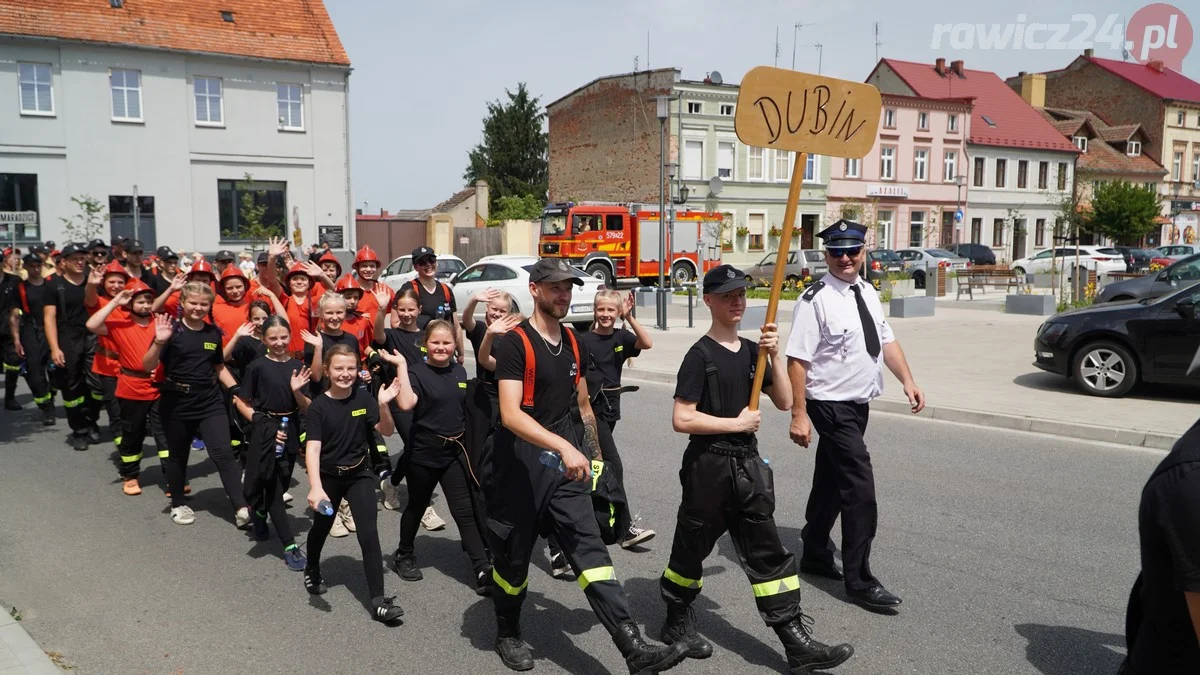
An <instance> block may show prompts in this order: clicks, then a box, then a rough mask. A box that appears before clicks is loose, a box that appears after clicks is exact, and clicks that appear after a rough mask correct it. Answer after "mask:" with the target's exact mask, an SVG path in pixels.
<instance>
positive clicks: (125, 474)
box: [117, 398, 171, 479]
mask: <svg viewBox="0 0 1200 675" xmlns="http://www.w3.org/2000/svg"><path fill="white" fill-rule="evenodd" d="M117 404H118V405H120V406H121V419H122V420H123V424H124V431H123V432H122V434H121V438H120V440H118V441H117V455H118V456H119V457H120V461H121V466H120V469H119V471H120V474H121V478H125V479H129V478H137V477H138V475H139V474H140V473H141V472H142V443H143V442H145V440H146V433H147V432H149V433H150V437H151V438H153V439H154V444H155V445H156V446H158V447H157V450H158V461H159V464H161V465H162V472H163V478H164V479H165V478H166V475H167V458H168V457H170V455H171V453H170V450H169V449H168V448H169V447H170V446H168V445H167V435H166V433H165V432H164V431H163V426H162V420H160V419H159V417H158V399H155V400H153V401H137V400H133V399H128V398H118V399H117Z"/></svg>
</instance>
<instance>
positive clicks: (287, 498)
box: [283, 492, 295, 504]
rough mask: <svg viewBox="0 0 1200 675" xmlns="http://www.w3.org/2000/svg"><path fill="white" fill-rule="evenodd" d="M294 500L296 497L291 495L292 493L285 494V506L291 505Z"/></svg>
mask: <svg viewBox="0 0 1200 675" xmlns="http://www.w3.org/2000/svg"><path fill="white" fill-rule="evenodd" d="M293 499H295V497H293V496H292V493H290V492H285V493H283V503H284V504H291V503H292V500H293Z"/></svg>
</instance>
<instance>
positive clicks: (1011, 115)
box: [867, 59, 1078, 153]
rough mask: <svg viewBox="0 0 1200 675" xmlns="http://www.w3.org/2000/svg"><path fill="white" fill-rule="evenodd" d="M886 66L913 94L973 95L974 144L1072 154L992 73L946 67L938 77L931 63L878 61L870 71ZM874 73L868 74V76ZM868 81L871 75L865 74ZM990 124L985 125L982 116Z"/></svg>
mask: <svg viewBox="0 0 1200 675" xmlns="http://www.w3.org/2000/svg"><path fill="white" fill-rule="evenodd" d="M883 67H886V68H889V69H891V71H892V72H894V73H895V74H896V75H897V76H898V77H899V78H900V79H901V80H903V81H904V83H905V84H907V85H908V87H909V88H910V89H912V91H913V93H914V94H916V95H917V96H923V97H926V98H951V97H953V98H966V97H974V98H975V107H974V109H972V111H971V137H970V138H969V139H968V141H969V142H971V143H975V144H978V145H996V146H1002V147H1013V148H1029V149H1034V150H1055V151H1060V152H1074V153H1077V152H1078V149H1077V148H1076V147H1075V146H1074V145H1072V144H1071V143H1070V142H1069V141H1067V140H1066V139H1064V138H1063V136H1062V134H1060V133H1059V132H1058V131H1057V130H1056V129H1055V128H1054V127H1053V126H1052V125H1051V124H1050V123H1049V122H1047V121H1046V120H1045V119H1043V118H1042V116H1041V115H1040V114H1038V112H1037V111H1036V110H1034V109H1033V108H1032V107H1030V106H1029V104H1027V103H1026V102H1025V101H1024V100H1023V99H1022V98H1021V96H1020V95H1019V94H1017V92H1015V91H1013V90H1012V89H1010V88H1009V87H1008V85H1006V84H1004V80H1001V79H1000V78H999V77H998V76H997V75H996V74H995V73H989V72H987V71H984V70H969V69H963V75H962V77H960V76H958V75H955V74H953V73H951V72H949V70H947V73H946V75H945V76H944V77H943V76H941V75H938V74H937V71H935V70H934V67H933V64H929V63H914V62H911V61H898V60H896V59H880V61H879V64H878V65H876V66H875V70H876V71H878V70H879V69H880V68H883ZM874 74H875V71H872V73H871V75H872V76H874ZM867 79H868V81H870V79H871V77H868V78H867ZM985 116H986V117H987V118H989V119H991V120H992V121H993V122H995V126H991V125H989V124H988V123H987V121H986V120H984V117H985Z"/></svg>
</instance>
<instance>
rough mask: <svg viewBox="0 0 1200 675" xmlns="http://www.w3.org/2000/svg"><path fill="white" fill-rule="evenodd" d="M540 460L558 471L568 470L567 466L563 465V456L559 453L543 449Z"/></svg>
mask: <svg viewBox="0 0 1200 675" xmlns="http://www.w3.org/2000/svg"><path fill="white" fill-rule="evenodd" d="M538 461H539V462H541V463H542V464H544V465H546V466H547V467H549V468H551V469H554V470H555V471H557V472H558V473H565V472H566V470H567V467H566V466H564V465H563V461H562V457H559V456H558V453H555V452H550V451H549V450H543V451H542V454H541V455H539V456H538Z"/></svg>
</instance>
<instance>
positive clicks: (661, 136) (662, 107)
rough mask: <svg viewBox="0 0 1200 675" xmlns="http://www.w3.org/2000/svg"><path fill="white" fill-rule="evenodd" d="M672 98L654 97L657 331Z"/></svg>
mask: <svg viewBox="0 0 1200 675" xmlns="http://www.w3.org/2000/svg"><path fill="white" fill-rule="evenodd" d="M675 98H676V97H674V96H655V97H654V100H655V102H656V103H657V115H656V116H657V117H658V289H657V291H658V292H657V293H656V294H655V297H656V302H655V308H656V309H657V310H658V311H657V318H658V329H659V330H666V329H667V297H666V293H667V269H666V259H667V214H666V210H667V195H666V187H667V180H666V176H665V175H664V174H665V173H666V169H667V120H668V119H670V117H671V101H673V100H675Z"/></svg>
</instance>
